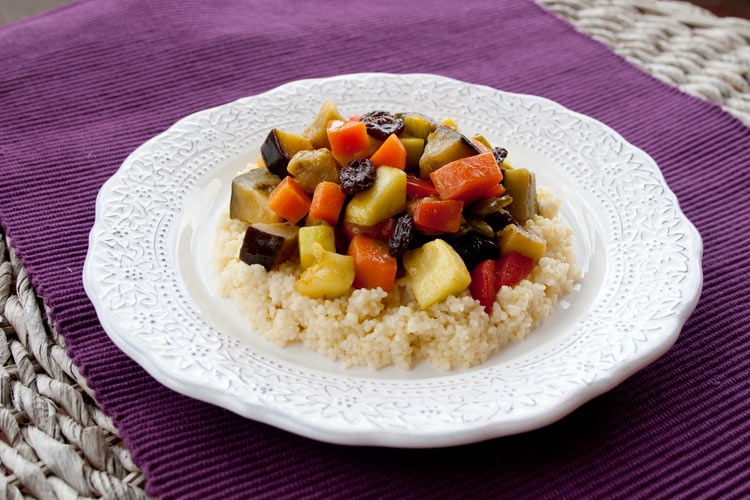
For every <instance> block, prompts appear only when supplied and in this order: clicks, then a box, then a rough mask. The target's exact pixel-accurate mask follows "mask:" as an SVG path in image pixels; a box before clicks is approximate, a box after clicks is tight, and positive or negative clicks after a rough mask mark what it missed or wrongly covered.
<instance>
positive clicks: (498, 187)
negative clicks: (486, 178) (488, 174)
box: [484, 184, 505, 198]
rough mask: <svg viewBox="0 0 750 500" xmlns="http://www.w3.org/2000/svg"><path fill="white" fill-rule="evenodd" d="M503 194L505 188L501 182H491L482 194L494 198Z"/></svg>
mask: <svg viewBox="0 0 750 500" xmlns="http://www.w3.org/2000/svg"><path fill="white" fill-rule="evenodd" d="M504 194H505V188H504V187H503V185H502V184H493V185H492V187H491V188H489V189H488V190H487V192H486V193H485V194H484V196H485V197H487V198H495V197H498V196H502V195H504Z"/></svg>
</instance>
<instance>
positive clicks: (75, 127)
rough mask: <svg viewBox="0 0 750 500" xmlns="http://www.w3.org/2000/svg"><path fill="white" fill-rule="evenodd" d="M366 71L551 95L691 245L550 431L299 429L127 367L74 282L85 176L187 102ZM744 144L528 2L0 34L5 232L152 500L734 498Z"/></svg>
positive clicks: (255, 11)
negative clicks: (656, 347)
mask: <svg viewBox="0 0 750 500" xmlns="http://www.w3.org/2000/svg"><path fill="white" fill-rule="evenodd" d="M326 5H330V4H326ZM363 71H384V72H427V73H438V74H443V75H446V76H450V77H454V78H458V79H461V80H466V81H469V82H474V83H481V84H485V85H490V86H493V87H496V88H499V89H503V90H507V91H512V92H524V93H532V94H538V95H542V96H545V97H549V98H551V99H554V100H557V101H558V102H561V103H562V104H564V105H565V106H568V107H570V108H572V109H574V110H576V111H579V112H582V113H586V114H589V115H591V116H594V117H596V118H598V119H599V120H602V121H603V122H605V123H607V124H608V125H610V126H612V127H613V128H615V129H616V130H618V131H619V132H620V133H621V134H623V135H624V136H625V138H626V139H627V140H629V141H630V142H632V143H634V144H635V145H637V146H639V147H641V148H643V149H644V150H645V151H646V152H648V153H649V154H650V155H652V156H653V157H654V158H655V159H656V161H657V162H658V163H659V165H660V166H661V168H662V171H663V172H664V175H665V176H666V178H667V181H668V182H669V184H670V186H671V187H672V189H673V190H674V191H675V192H676V193H677V195H678V197H679V199H680V202H681V204H682V207H683V209H684V210H685V212H686V213H687V215H688V216H689V217H690V219H691V220H692V221H693V222H694V223H695V224H696V226H697V227H698V229H699V230H700V232H701V234H702V235H703V238H704V243H705V253H704V272H705V285H704V291H703V295H702V298H701V301H700V303H699V304H698V307H697V309H696V311H695V313H694V314H693V316H692V317H691V319H690V320H689V321H688V323H687V324H686V326H685V328H684V329H683V331H682V334H681V335H680V338H679V340H678V341H677V344H676V345H675V347H673V348H672V349H671V350H670V351H669V352H668V353H667V354H666V355H665V356H664V357H662V358H661V359H660V360H658V361H657V362H656V363H654V364H653V365H651V366H650V367H648V368H646V369H644V370H642V371H641V372H639V373H638V374H636V375H634V376H633V377H632V378H631V379H629V380H628V381H626V382H625V383H623V384H622V385H621V386H619V387H618V388H616V389H614V390H613V391H611V392H609V393H607V394H606V395H604V396H601V397H599V398H597V399H596V400H594V401H592V402H590V403H588V404H587V405H585V406H584V407H583V408H581V409H579V410H578V411H576V412H575V413H574V414H572V415H571V416H569V417H567V418H565V419H564V420H562V421H561V422H558V423H556V424H554V425H551V426H549V427H547V428H545V429H541V430H538V431H535V432H531V433H528V434H525V435H520V436H514V437H509V438H502V439H497V440H493V441H489V442H485V443H481V444H477V445H472V446H465V447H460V448H453V449H444V450H420V451H410V450H391V449H374V448H347V447H341V446H334V445H328V444H322V443H318V442H315V441H311V440H308V439H305V438H301V437H297V436H294V435H291V434H288V433H286V432H284V431H280V430H277V429H275V428H272V427H269V426H266V425H263V424H259V423H255V422H252V421H248V420H245V419H242V418H240V417H237V416H235V415H233V414H231V413H229V412H227V411H224V410H221V409H219V408H215V407H212V406H209V405H206V404H203V403H200V402H197V401H193V400H191V399H188V398H185V397H182V396H180V395H178V394H176V393H173V392H171V391H169V390H168V389H166V388H164V387H163V386H161V385H160V384H159V383H157V382H155V381H154V380H153V379H151V378H150V377H149V376H148V375H147V374H146V373H145V372H144V371H142V370H141V369H140V368H139V367H138V366H137V365H136V364H135V363H133V362H132V361H130V360H129V359H128V358H127V357H126V356H125V355H124V354H123V353H122V352H120V351H119V350H118V349H117V348H116V347H115V346H114V345H113V344H112V343H111V342H110V341H109V340H108V338H107V337H106V335H105V334H104V332H103V331H102V329H101V326H100V325H99V323H98V321H97V319H96V315H95V313H94V310H93V307H92V306H91V304H90V302H89V301H88V299H87V298H86V295H85V293H84V291H83V286H82V284H81V271H82V267H83V262H84V258H85V254H86V249H87V243H88V241H87V238H88V231H89V229H90V228H91V225H92V224H93V221H94V200H95V197H96V193H97V191H98V189H99V187H100V186H101V184H102V183H103V182H104V181H105V180H106V179H107V178H108V177H109V176H110V175H112V174H113V173H114V172H115V170H116V169H117V168H118V167H119V165H120V163H121V162H122V161H123V160H124V159H125V157H126V156H127V155H128V154H129V153H130V152H131V151H132V150H133V149H135V148H136V147H137V146H138V145H139V144H141V143H142V142H144V141H145V140H147V139H148V138H150V137H151V136H153V135H155V134H157V133H159V132H161V131H163V130H164V129H166V128H168V127H169V126H170V125H171V124H172V123H173V122H175V121H176V120H178V119H179V118H181V117H183V116H185V115H187V114H190V113H192V112H194V111H197V110H200V109H204V108H208V107H211V106H216V105H219V104H222V103H225V102H228V101H231V100H234V99H236V98H239V97H242V96H246V95H251V94H255V93H258V92H262V91H264V90H268V89H270V88H273V87H275V86H277V85H279V84H281V83H284V82H288V81H291V80H296V79H299V78H306V77H319V76H327V75H334V74H341V73H354V72H363ZM749 147H750V129H748V128H746V127H744V126H743V125H742V124H740V122H738V121H737V120H735V119H733V118H731V117H730V116H729V115H727V114H725V113H723V112H722V111H721V110H719V109H718V108H716V107H714V106H712V105H710V104H708V103H705V102H701V101H699V100H697V99H693V98H691V97H688V96H686V95H683V94H681V93H680V92H678V91H677V90H675V89H673V88H670V87H668V86H666V85H663V84H661V83H659V82H657V81H655V80H653V79H652V78H650V77H649V76H647V75H645V74H643V73H641V72H640V71H639V70H637V69H635V68H633V67H632V66H630V65H629V64H627V63H626V62H625V61H623V60H621V59H620V58H619V57H617V56H614V55H613V54H612V53H611V52H610V51H609V50H608V49H606V48H605V47H603V46H601V45H599V44H598V43H596V42H594V41H592V40H590V39H589V38H587V37H586V36H583V35H580V34H578V33H576V32H575V31H574V30H573V28H572V27H571V26H569V25H568V24H566V23H564V22H563V21H560V20H557V19H556V18H554V17H553V16H552V15H550V14H548V13H546V12H545V11H543V10H542V9H540V8H539V7H537V6H535V5H534V4H533V3H531V2H529V1H526V0H523V1H521V0H501V1H497V0H495V1H484V2H476V3H471V2H455V1H440V2H427V1H413V2H403V1H398V2H397V1H390V0H387V1H386V0H381V1H378V2H360V1H354V0H352V1H349V2H346V3H341V4H337V5H336V7H335V8H334V7H332V6H331V7H329V8H323V7H322V4H318V3H315V2H301V1H300V2H262V1H242V2H240V1H231V2H230V1H222V2H206V1H205V0H180V1H177V0H165V1H159V2H152V1H149V0H132V1H120V0H98V1H93V0H89V1H80V2H78V3H76V4H73V5H71V6H68V7H65V8H63V9H60V10H57V11H55V12H53V13H51V14H48V15H44V16H41V17H37V18H34V19H31V20H28V21H24V22H20V23H16V24H13V25H10V26H6V27H3V28H0V222H1V223H2V225H3V226H4V227H5V229H6V231H7V233H8V234H9V235H10V236H11V238H12V241H13V245H14V247H15V248H16V250H17V252H18V254H19V256H20V257H21V260H22V261H23V263H24V265H25V266H26V269H27V270H28V272H29V274H30V276H31V279H32V282H33V284H34V286H35V287H36V290H37V291H38V292H39V294H40V295H42V296H43V297H44V298H45V301H46V303H47V304H48V305H49V306H50V307H51V309H52V313H51V314H52V317H53V318H54V319H55V320H56V321H57V324H58V328H59V330H60V332H61V333H62V334H63V335H64V336H65V338H66V340H67V342H68V345H69V352H70V354H71V356H72V357H73V359H74V360H75V362H76V364H77V365H78V366H79V367H81V368H82V371H83V373H84V374H85V375H86V377H87V379H88V381H89V383H90V385H91V386H92V387H93V388H94V389H95V390H96V392H97V397H98V400H99V402H100V403H101V404H102V406H103V408H104V410H105V411H106V412H107V413H108V414H110V415H111V416H112V417H113V418H114V420H115V422H116V424H117V426H118V428H119V429H120V431H121V433H122V435H123V436H124V438H125V439H126V442H127V445H128V447H129V448H130V449H131V450H132V452H133V457H134V459H135V460H136V462H137V463H138V464H139V465H140V466H141V467H143V469H144V471H145V473H146V476H147V478H148V483H147V491H148V492H149V493H150V494H152V495H158V496H163V497H165V498H172V497H180V498H250V497H261V498H262V497H268V498H280V497H284V496H288V497H317V498H352V497H357V496H361V497H366V498H374V497H392V498H425V497H428V496H433V497H463V498H500V497H519V496H526V497H529V498H562V497H569V498H581V497H583V496H593V497H600V498H625V497H635V496H640V497H644V498H658V497H664V498H674V497H683V498H697V497H725V498H740V497H747V496H750V465H749V463H750V453H749V451H748V450H749V447H750V444H749V441H750V382H749V375H748V372H750V328H749V327H748V318H749V316H750V304H748V300H747V298H746V297H745V290H746V289H747V286H746V284H747V283H748V282H750V272H749V271H748V269H750V267H749V266H748V264H747V262H746V258H745V254H746V252H747V250H746V249H747V248H748V246H749V244H750V239H749V238H748V231H747V229H746V226H747V225H748V223H750V216H748V208H749V207H750V194H748V187H750V156H749V155H748V150H749Z"/></svg>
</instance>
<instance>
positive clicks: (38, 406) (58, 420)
mask: <svg viewBox="0 0 750 500" xmlns="http://www.w3.org/2000/svg"><path fill="white" fill-rule="evenodd" d="M537 1H538V2H539V3H540V4H542V5H543V6H544V7H546V8H548V9H550V10H551V11H553V12H555V13H557V14H558V15H560V16H561V17H563V18H565V19H568V20H569V21H571V22H572V23H573V24H574V25H575V26H576V27H577V28H578V29H579V30H580V31H582V32H585V33H589V34H591V35H592V36H593V37H594V38H596V39H597V40H599V41H601V42H603V43H605V44H607V45H608V46H610V47H611V48H612V49H613V50H614V51H615V52H616V53H618V54H620V55H622V56H624V57H625V58H626V59H628V60H629V61H630V62H632V63H633V64H635V65H637V66H639V67H641V68H643V69H644V70H646V71H647V72H649V73H651V74H652V75H654V76H655V77H657V78H659V79H661V80H663V81H665V82H667V83H669V84H672V85H675V86H677V87H679V88H680V89H682V90H683V91H685V92H687V93H690V94H693V95H696V96H699V97H702V98H705V99H708V100H710V101H712V102H714V103H716V104H719V105H721V106H722V107H723V108H724V109H726V110H727V111H728V112H730V113H732V114H734V115H735V116H737V117H738V118H740V119H741V120H743V121H744V122H745V123H747V124H750V22H747V21H743V20H739V19H731V18H730V19H727V18H725V19H720V18H717V17H715V16H713V15H712V14H710V13H709V12H707V11H705V10H703V9H700V8H697V7H693V6H691V5H689V4H686V3H682V2H671V1H660V0H648V1H647V0H537ZM40 303H41V301H40V300H39V299H38V298H37V297H36V295H35V294H34V291H33V289H32V287H31V284H30V282H29V279H28V277H27V276H26V273H25V271H24V270H23V269H22V267H21V265H20V263H19V261H18V260H17V259H16V257H15V255H14V254H13V251H12V249H11V248H10V246H9V245H8V244H6V241H5V239H4V238H3V236H2V233H0V328H1V329H2V330H3V333H4V335H0V358H1V359H2V364H3V367H2V370H1V371H0V400H1V403H2V404H1V405H0V433H1V434H0V438H2V440H0V499H4V498H8V499H20V498H29V497H31V496H33V497H36V498H43V499H54V498H59V499H75V498H111V499H139V498H146V494H145V493H144V491H143V490H142V489H141V486H142V485H143V483H144V477H143V475H142V473H141V472H140V470H139V469H138V468H137V467H136V466H135V465H134V464H133V463H132V461H131V460H130V454H129V452H128V451H127V449H125V448H124V447H123V445H122V442H121V441H120V440H119V438H118V437H117V430H116V429H115V428H114V426H113V424H112V422H111V420H110V419H109V418H108V417H107V416H106V415H104V414H103V413H102V411H101V410H100V409H99V408H98V405H97V404H96V402H95V401H94V399H93V397H92V396H93V395H92V394H91V391H90V389H88V387H87V386H86V382H85V380H84V379H83V377H81V375H80V374H79V373H78V369H77V368H76V367H75V366H74V365H73V363H72V362H71V360H70V358H68V356H67V355H66V353H65V344H64V340H63V339H62V338H61V337H59V336H58V335H57V334H56V332H55V330H54V325H49V324H48V322H47V320H46V319H45V318H46V315H45V314H44V312H43V310H42V309H41V308H40V305H39V304H40Z"/></svg>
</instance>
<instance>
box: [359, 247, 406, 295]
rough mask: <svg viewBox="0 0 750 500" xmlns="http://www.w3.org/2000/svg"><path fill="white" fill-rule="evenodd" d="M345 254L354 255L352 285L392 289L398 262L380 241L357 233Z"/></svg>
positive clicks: (390, 290)
mask: <svg viewBox="0 0 750 500" xmlns="http://www.w3.org/2000/svg"><path fill="white" fill-rule="evenodd" d="M347 255H350V256H352V257H354V287H355V288H377V287H380V288H382V289H383V290H384V291H386V292H392V291H393V283H394V281H395V280H396V270H397V268H398V262H397V261H396V258H395V257H392V256H391V255H390V254H389V253H388V248H387V247H386V246H385V244H384V243H383V242H382V241H379V240H376V239H374V238H368V237H367V236H362V235H361V234H358V235H357V236H355V237H354V238H353V239H352V241H351V243H349V251H348V252H347Z"/></svg>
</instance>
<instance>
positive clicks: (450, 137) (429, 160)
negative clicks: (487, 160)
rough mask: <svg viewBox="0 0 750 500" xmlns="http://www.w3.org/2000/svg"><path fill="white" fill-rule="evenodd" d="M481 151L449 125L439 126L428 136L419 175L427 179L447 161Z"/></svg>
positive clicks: (420, 162) (420, 161) (420, 160)
mask: <svg viewBox="0 0 750 500" xmlns="http://www.w3.org/2000/svg"><path fill="white" fill-rule="evenodd" d="M480 153H481V151H479V148H477V147H476V146H475V145H474V144H473V143H472V142H471V140H469V139H468V138H466V137H465V136H463V135H461V134H459V133H458V132H456V131H455V130H452V129H449V128H447V127H438V128H437V129H436V130H435V131H434V132H433V133H431V134H430V135H429V136H428V137H427V145H426V146H425V148H424V153H422V157H421V158H420V159H419V176H420V177H422V178H423V179H426V178H427V177H428V176H429V175H430V174H431V173H432V172H434V171H435V170H437V169H439V168H440V167H442V166H443V165H445V164H447V163H450V162H452V161H455V160H460V159H461V158H466V157H468V156H474V155H478V154H480Z"/></svg>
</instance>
